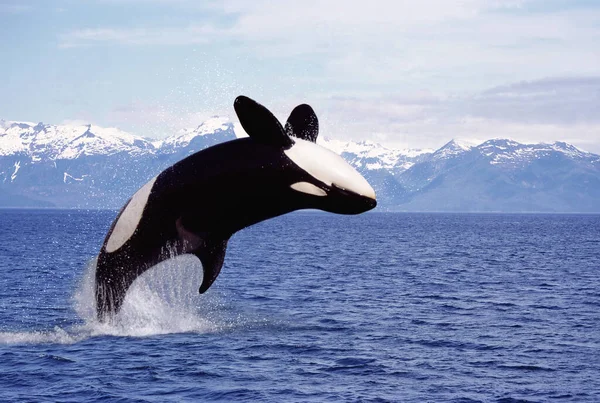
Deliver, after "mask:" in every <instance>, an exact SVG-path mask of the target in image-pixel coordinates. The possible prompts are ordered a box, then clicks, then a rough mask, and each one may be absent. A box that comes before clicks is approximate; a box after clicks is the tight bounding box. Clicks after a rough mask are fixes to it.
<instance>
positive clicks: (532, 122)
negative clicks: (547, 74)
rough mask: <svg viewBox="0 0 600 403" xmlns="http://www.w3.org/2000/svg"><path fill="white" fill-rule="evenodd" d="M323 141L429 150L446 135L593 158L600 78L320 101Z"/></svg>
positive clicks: (599, 128) (598, 140)
mask: <svg viewBox="0 0 600 403" xmlns="http://www.w3.org/2000/svg"><path fill="white" fill-rule="evenodd" d="M319 106H320V108H321V109H322V112H321V113H320V116H322V119H324V120H325V124H324V127H326V132H327V133H330V137H340V138H344V137H345V138H351V139H354V140H360V139H371V140H375V141H379V142H382V143H384V144H387V145H389V146H393V147H410V148H414V147H417V148H419V147H431V148H436V147H439V146H441V145H442V144H443V143H444V142H446V141H448V140H449V139H451V138H464V139H470V140H471V141H475V142H477V141H483V140H486V139H489V138H497V137H503V138H512V139H514V140H517V141H521V142H526V143H527V142H551V141H559V140H562V141H567V142H570V143H572V144H575V145H577V146H579V147H582V148H583V149H587V150H589V151H594V152H597V153H600V135H599V134H600V117H599V116H598V113H597V111H599V110H600V76H598V77H558V78H548V79H541V80H535V81H527V82H518V83H513V84H509V85H505V86H500V87H494V88H491V89H488V90H485V91H482V92H480V93H475V94H471V95H448V94H434V93H429V92H420V93H414V94H408V95H405V96H403V97H393V96H392V97H360V98H357V97H351V98H345V97H331V98H329V99H323V100H321V102H319Z"/></svg>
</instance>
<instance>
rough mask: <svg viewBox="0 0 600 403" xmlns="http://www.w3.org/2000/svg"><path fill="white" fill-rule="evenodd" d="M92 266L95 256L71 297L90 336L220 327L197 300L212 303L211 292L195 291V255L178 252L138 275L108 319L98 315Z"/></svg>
mask: <svg viewBox="0 0 600 403" xmlns="http://www.w3.org/2000/svg"><path fill="white" fill-rule="evenodd" d="M95 270H96V261H95V259H94V260H92V261H91V262H89V264H88V265H87V268H86V271H85V273H84V275H83V277H82V280H81V282H80V285H79V288H78V290H77V292H76V293H75V296H74V300H75V309H76V311H77V313H78V314H79V316H80V317H81V318H82V319H83V320H84V321H85V323H86V325H87V326H88V327H89V329H90V331H91V333H92V334H93V335H106V334H107V335H115V336H150V335H156V334H168V333H183V332H198V333H206V332H213V331H217V330H218V329H219V328H220V326H219V324H218V323H216V322H214V321H213V320H208V319H206V318H204V317H203V315H202V314H201V311H200V310H199V305H201V304H208V305H210V304H211V301H210V299H211V298H214V297H212V296H210V295H206V296H201V295H199V294H198V285H199V284H200V283H201V282H202V265H201V263H200V262H199V260H198V259H197V258H196V257H195V256H192V255H181V256H177V257H175V258H173V259H169V260H167V261H164V262H162V263H159V264H158V265H156V266H155V267H153V268H152V269H151V270H148V271H146V272H145V273H144V274H142V275H141V276H140V277H138V278H137V279H136V280H135V281H134V283H133V284H132V286H131V288H130V289H129V291H128V292H127V294H126V297H125V301H124V303H123V308H122V310H121V311H120V312H119V314H117V315H116V316H115V317H113V318H111V319H110V320H109V321H108V322H106V323H100V322H98V321H97V319H96V305H95V304H96V299H95V296H94V278H95Z"/></svg>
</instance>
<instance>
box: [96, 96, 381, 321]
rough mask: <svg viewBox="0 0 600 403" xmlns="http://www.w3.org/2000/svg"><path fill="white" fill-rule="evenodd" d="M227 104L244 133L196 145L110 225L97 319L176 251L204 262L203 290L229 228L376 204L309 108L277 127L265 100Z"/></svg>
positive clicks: (219, 262) (215, 270)
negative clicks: (320, 141) (327, 143)
mask: <svg viewBox="0 0 600 403" xmlns="http://www.w3.org/2000/svg"><path fill="white" fill-rule="evenodd" d="M234 109H235V111H236V113H237V116H238V118H239V120H240V123H241V124H242V127H243V128H244V130H245V131H246V133H247V134H248V135H249V138H242V139H237V140H232V141H229V142H226V143H222V144H218V145H215V146H212V147H209V148H207V149H204V150H202V151H199V152H197V153H195V154H193V155H191V156H189V157H187V158H185V159H183V160H181V161H179V162H177V163H176V164H175V165H173V166H171V167H169V168H167V169H166V170H164V171H163V172H161V173H160V174H159V175H158V176H156V177H154V178H153V179H151V180H150V181H149V182H148V183H146V184H145V185H144V186H142V188H141V189H139V190H138V191H137V192H136V193H135V194H134V195H133V196H132V197H131V199H129V201H128V202H127V204H125V206H124V207H123V209H122V210H121V212H120V213H119V215H118V216H117V218H116V219H115V221H114V223H113V224H112V227H111V228H110V230H109V231H108V234H107V236H106V239H105V241H104V244H103V246H102V249H101V250H100V254H99V256H98V260H97V266H96V283H95V285H96V287H95V294H96V310H97V315H98V318H99V319H100V320H105V319H106V318H107V317H110V316H111V315H113V314H115V313H117V312H118V311H119V309H120V308H121V304H122V303H123V300H124V298H125V293H126V292H127V289H128V288H129V286H130V285H131V284H132V283H133V281H134V280H135V279H136V278H137V277H138V276H139V275H140V274H142V273H143V272H145V271H146V270H148V269H149V268H150V267H152V266H154V265H156V264H157V263H159V262H161V261H163V260H166V259H169V258H171V257H173V256H175V255H178V254H184V253H189V254H194V255H196V256H197V257H198V258H199V259H200V261H201V262H202V267H203V270H204V276H203V279H202V284H201V285H200V293H204V292H205V291H206V290H208V288H209V287H210V286H211V284H212V283H213V282H214V281H215V279H216V278H217V276H218V275H219V271H220V270H221V267H222V266H223V260H224V258H225V249H226V247H227V241H228V240H229V238H230V237H231V236H232V235H233V234H234V233H235V232H237V231H239V230H241V229H243V228H245V227H248V226H250V225H252V224H256V223H258V222H260V221H263V220H266V219H269V218H272V217H276V216H279V215H282V214H285V213H289V212H291V211H294V210H299V209H320V210H324V211H328V212H332V213H340V214H359V213H362V212H365V211H367V210H370V209H372V208H374V207H375V206H376V204H377V202H376V200H375V192H374V191H373V188H371V186H370V185H369V183H368V182H367V181H366V180H365V179H364V178H363V177H362V176H361V175H360V174H359V173H358V172H357V171H356V170H354V168H352V167H351V166H350V165H349V164H348V163H346V162H345V161H344V160H343V159H342V158H341V157H340V156H339V155H337V154H335V153H333V152H331V151H329V150H327V149H325V148H323V147H321V146H318V145H317V144H316V143H315V141H316V139H317V135H318V130H319V123H318V120H317V117H316V115H315V113H314V111H313V109H312V108H311V107H310V106H308V105H299V106H297V107H296V108H294V110H293V111H292V113H291V115H290V117H289V119H288V121H287V123H286V125H285V128H284V127H282V126H281V124H280V123H279V121H278V120H277V118H276V117H275V116H273V114H272V113H271V112H270V111H269V110H268V109H267V108H265V107H264V106H262V105H260V104H259V103H257V102H255V101H253V100H251V99H250V98H247V97H244V96H239V97H238V98H236V100H235V102H234Z"/></svg>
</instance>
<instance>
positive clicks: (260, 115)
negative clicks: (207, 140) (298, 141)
mask: <svg viewBox="0 0 600 403" xmlns="http://www.w3.org/2000/svg"><path fill="white" fill-rule="evenodd" d="M233 108H234V109H235V113H236V114H237V116H238V119H239V120H240V123H241V125H242V127H243V128H244V130H245V131H246V133H247V134H248V136H250V137H251V138H252V139H254V140H256V141H258V142H260V143H263V144H271V145H274V146H278V147H283V148H289V147H291V146H292V145H294V142H293V141H292V139H291V138H290V137H289V136H288V135H287V134H285V131H284V130H283V127H281V123H279V120H277V118H276V117H275V115H273V114H272V113H271V111H269V110H268V109H267V108H265V107H264V106H263V105H261V104H259V103H258V102H256V101H254V100H253V99H250V98H248V97H245V96H243V95H240V96H239V97H237V98H236V99H235V102H234V103H233Z"/></svg>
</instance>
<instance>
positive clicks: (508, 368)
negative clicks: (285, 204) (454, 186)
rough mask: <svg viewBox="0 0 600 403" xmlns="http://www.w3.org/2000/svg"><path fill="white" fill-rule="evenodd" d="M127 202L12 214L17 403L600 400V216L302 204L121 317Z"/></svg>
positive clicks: (138, 299)
mask: <svg viewBox="0 0 600 403" xmlns="http://www.w3.org/2000/svg"><path fill="white" fill-rule="evenodd" d="M115 215H116V212H113V211H53V210H0V401H2V402H11V401H32V402H43V401H49V402H57V401H61V402H81V401H122V402H129V401H132V402H167V401H174V402H179V401H267V402H284V401H285V402H290V401H299V402H305V401H330V402H345V401H349V402H352V401H377V402H383V401H396V402H425V401H429V402H438V401H443V402H479V401H482V402H489V401H497V402H548V401H560V402H584V401H589V402H594V401H596V402H597V401H600V216H598V215H499V214H472V215H469V214H387V213H372V214H364V215H361V216H335V215H328V214H317V213H310V212H308V213H297V214H291V215H287V216H284V217H279V218H277V219H273V220H270V221H267V222H264V223H261V224H259V225H256V226H254V227H251V228H249V229H246V230H244V231H241V232H240V233H238V234H236V235H234V237H233V238H232V240H231V242H230V244H229V249H228V253H227V257H226V260H225V266H224V268H223V270H222V271H221V274H220V276H219V278H218V279H217V281H216V282H215V284H214V285H213V287H212V288H211V289H210V290H209V291H208V292H207V293H206V294H204V295H199V294H198V287H199V285H200V282H201V278H202V270H201V266H200V264H199V263H198V262H197V261H196V260H195V258H192V257H188V256H184V257H180V258H177V259H175V260H173V261H171V262H167V263H163V264H161V265H159V266H157V267H156V268H154V269H152V270H150V271H148V272H147V273H146V274H144V275H143V276H142V277H141V278H139V279H138V280H137V281H136V283H135V284H134V286H133V288H132V289H131V290H130V292H129V293H128V296H127V300H126V302H125V305H124V307H123V310H122V312H121V313H120V314H119V316H118V317H117V318H115V320H114V321H113V322H111V323H109V324H101V323H98V322H97V321H96V320H95V319H94V306H93V304H94V301H93V288H92V286H93V270H94V260H93V259H94V256H95V255H96V254H97V252H98V250H99V248H100V246H101V243H102V240H103V238H104V235H105V233H106V231H107V229H108V227H109V226H110V224H111V222H112V220H113V219H114V217H115Z"/></svg>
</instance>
